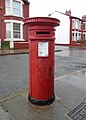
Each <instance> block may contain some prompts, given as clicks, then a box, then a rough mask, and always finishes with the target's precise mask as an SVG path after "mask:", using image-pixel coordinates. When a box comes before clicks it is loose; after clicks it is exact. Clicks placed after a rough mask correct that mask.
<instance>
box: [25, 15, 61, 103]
mask: <svg viewBox="0 0 86 120" xmlns="http://www.w3.org/2000/svg"><path fill="white" fill-rule="evenodd" d="M59 23H60V21H59V20H58V19H55V18H49V17H33V18H27V19H26V20H25V24H27V25H28V31H27V32H28V38H29V95H28V99H29V101H30V102H31V103H33V104H36V105H49V104H51V103H52V102H53V101H54V100H55V95H54V44H55V27H56V26H58V25H59Z"/></svg>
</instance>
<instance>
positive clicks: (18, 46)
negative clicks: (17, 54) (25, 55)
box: [14, 42, 29, 49]
mask: <svg viewBox="0 0 86 120" xmlns="http://www.w3.org/2000/svg"><path fill="white" fill-rule="evenodd" d="M14 49H29V42H14Z"/></svg>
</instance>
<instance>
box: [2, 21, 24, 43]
mask: <svg viewBox="0 0 86 120" xmlns="http://www.w3.org/2000/svg"><path fill="white" fill-rule="evenodd" d="M4 22H5V23H11V38H6V39H5V41H25V40H24V39H23V32H22V31H23V27H22V26H23V24H24V22H22V21H17V20H5V21H4ZM13 23H20V24H21V26H20V27H21V38H13Z"/></svg>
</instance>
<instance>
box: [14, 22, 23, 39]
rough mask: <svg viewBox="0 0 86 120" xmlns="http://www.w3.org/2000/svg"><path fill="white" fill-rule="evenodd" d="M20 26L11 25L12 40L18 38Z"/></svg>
mask: <svg viewBox="0 0 86 120" xmlns="http://www.w3.org/2000/svg"><path fill="white" fill-rule="evenodd" d="M20 36H21V34H20V24H19V23H13V38H20Z"/></svg>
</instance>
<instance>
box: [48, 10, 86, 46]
mask: <svg viewBox="0 0 86 120" xmlns="http://www.w3.org/2000/svg"><path fill="white" fill-rule="evenodd" d="M53 13H54V14H50V15H52V17H55V18H58V19H59V20H60V26H59V27H58V28H57V30H56V44H58V45H68V46H69V45H70V46H82V45H84V46H86V15H84V16H82V18H78V17H75V16H72V15H71V10H69V11H67V10H66V12H65V13H62V12H59V11H55V12H53Z"/></svg>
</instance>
